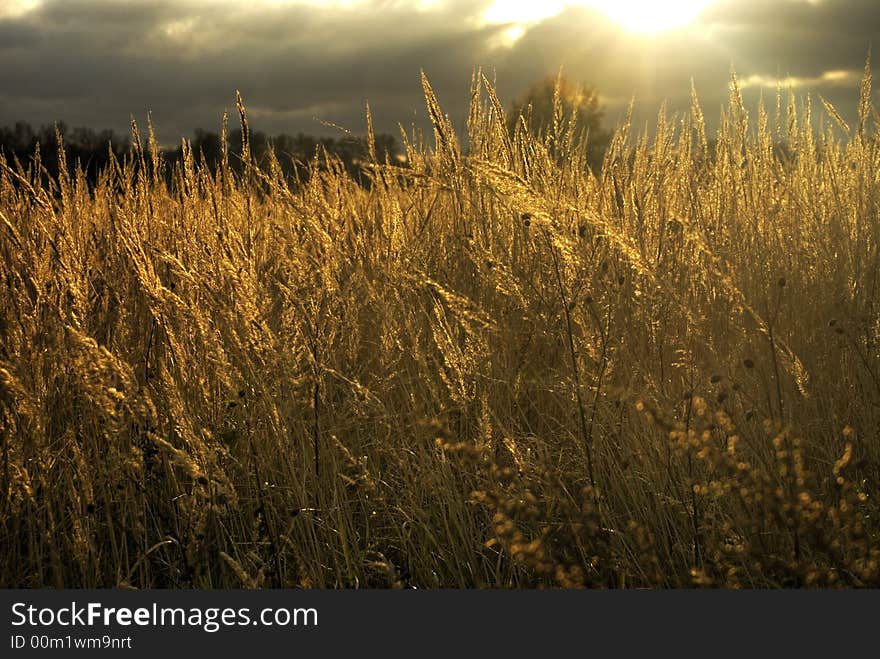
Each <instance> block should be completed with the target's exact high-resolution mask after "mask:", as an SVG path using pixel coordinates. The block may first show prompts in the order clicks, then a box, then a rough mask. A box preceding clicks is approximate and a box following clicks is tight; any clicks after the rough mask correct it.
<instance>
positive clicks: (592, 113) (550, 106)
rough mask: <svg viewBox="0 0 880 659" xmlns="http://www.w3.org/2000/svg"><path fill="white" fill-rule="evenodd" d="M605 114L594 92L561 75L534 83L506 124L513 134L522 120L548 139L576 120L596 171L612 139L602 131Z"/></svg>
mask: <svg viewBox="0 0 880 659" xmlns="http://www.w3.org/2000/svg"><path fill="white" fill-rule="evenodd" d="M603 114H604V110H603V109H602V107H601V105H600V104H599V95H598V94H597V93H596V91H595V90H594V89H592V88H591V87H588V86H585V85H575V84H573V83H571V82H569V81H568V80H566V79H565V78H563V77H562V76H548V77H547V78H544V79H543V80H540V81H538V82H535V83H533V84H532V85H531V86H530V87H529V88H528V89H527V90H526V92H525V93H524V94H523V95H522V96H521V97H520V98H519V99H518V100H517V101H516V102H515V103H514V104H513V106H512V107H511V109H510V112H509V113H508V115H507V124H508V128H509V129H510V130H511V132H512V131H513V129H514V128H515V126H516V124H517V123H518V122H519V121H520V118H522V120H523V121H524V122H525V124H526V126H527V128H528V129H529V130H530V131H531V132H532V133H533V134H534V135H540V136H545V135H547V134H548V132H550V131H552V130H557V131H559V132H560V133H561V132H562V131H564V130H565V129H566V128H567V126H568V123H569V121H571V120H572V119H574V122H575V124H574V125H575V131H576V137H577V138H583V137H587V139H588V142H587V155H588V160H589V164H590V167H592V168H593V170H594V171H595V170H597V169H598V168H599V167H600V166H601V165H602V158H603V157H604V154H605V150H606V149H607V147H608V142H609V140H610V137H611V135H610V133H608V132H606V131H603V130H602V116H603ZM554 126H555V128H554Z"/></svg>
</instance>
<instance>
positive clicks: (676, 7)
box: [581, 0, 711, 33]
mask: <svg viewBox="0 0 880 659" xmlns="http://www.w3.org/2000/svg"><path fill="white" fill-rule="evenodd" d="M581 4H589V5H592V6H594V7H596V8H597V9H601V10H602V11H603V12H605V13H606V14H608V16H609V17H610V18H611V20H613V21H614V22H615V23H619V24H620V25H621V26H622V27H624V28H626V29H627V30H629V31H631V32H641V33H645V32H662V31H664V30H669V29H672V28H676V27H682V26H685V25H687V24H689V23H691V22H692V21H693V20H694V19H695V18H696V17H697V15H698V14H699V13H700V12H701V11H702V10H703V9H705V8H706V7H707V6H708V5H710V4H711V0H590V1H589V2H583V3H581Z"/></svg>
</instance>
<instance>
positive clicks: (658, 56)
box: [0, 0, 880, 143]
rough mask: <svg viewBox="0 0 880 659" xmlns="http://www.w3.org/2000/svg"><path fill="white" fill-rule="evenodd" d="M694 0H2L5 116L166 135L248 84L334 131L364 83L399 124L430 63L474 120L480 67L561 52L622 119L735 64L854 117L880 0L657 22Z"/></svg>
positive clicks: (259, 108) (277, 107) (381, 123)
mask: <svg viewBox="0 0 880 659" xmlns="http://www.w3.org/2000/svg"><path fill="white" fill-rule="evenodd" d="M640 4H641V5H642V6H641V7H639V5H640ZM687 4H691V5H692V6H693V5H694V4H695V3H681V2H673V1H672V0H669V1H668V2H667V1H665V0H655V1H654V2H653V3H651V2H648V3H644V2H643V3H639V2H636V1H635V0H612V1H608V0H582V1H581V2H565V1H564V0H532V1H531V2H528V3H526V2H499V1H496V0H421V1H420V0H412V1H400V0H361V1H359V0H347V1H340V2H321V1H317V0H311V1H303V0H251V1H250V2H240V1H238V0H236V1H232V0H0V124H10V123H12V122H14V121H16V120H18V119H24V120H26V121H29V122H30V123H32V124H34V125H40V124H45V123H51V122H53V121H56V120H63V121H65V122H66V123H67V124H68V125H72V126H80V125H83V126H90V127H94V128H113V129H115V130H117V131H121V132H124V131H126V130H127V125H128V121H129V117H130V116H132V115H133V116H134V117H135V118H137V119H138V120H139V121H141V122H143V121H144V119H145V117H146V114H147V112H148V111H152V113H153V119H154V121H155V123H156V125H157V127H158V130H159V134H160V138H161V139H162V141H163V142H166V143H169V142H175V141H177V139H178V138H179V136H180V135H189V134H191V133H192V132H193V130H194V129H195V128H196V127H203V128H207V129H211V130H218V128H219V124H220V118H221V116H222V113H223V111H224V109H230V110H231V114H234V107H235V106H234V92H235V90H236V89H240V90H241V93H242V95H243V96H244V98H245V102H246V103H247V105H248V108H249V113H250V116H251V121H252V124H253V127H254V128H257V129H261V130H265V131H267V132H269V133H278V132H288V133H295V132H298V131H303V132H306V133H312V134H331V131H330V130H329V129H328V128H326V127H324V126H323V125H322V124H321V123H319V122H318V121H317V120H316V117H317V118H318V119H322V120H325V121H328V122H333V123H335V124H339V125H342V126H345V127H347V128H349V129H351V130H352V131H354V132H361V131H362V130H363V126H364V101H365V100H367V99H368V100H369V101H370V104H371V106H372V109H373V115H374V120H375V123H376V126H377V130H380V131H386V132H393V133H395V134H397V133H398V130H397V126H398V124H399V123H402V124H404V125H405V126H410V125H411V124H412V123H413V122H417V123H420V122H422V121H423V118H424V114H425V113H424V110H423V107H424V104H423V101H422V96H421V87H420V82H419V71H420V69H424V70H425V72H426V73H427V74H428V76H429V78H430V80H431V81H432V83H433V85H434V87H435V90H436V91H437V94H438V96H439V98H440V102H441V104H442V105H443V106H444V108H445V109H446V110H447V112H449V113H450V115H451V116H452V117H453V119H455V120H456V121H458V122H460V123H463V120H464V116H465V108H466V105H467V101H468V85H469V81H470V77H471V73H472V71H473V69H474V67H476V66H481V67H483V69H484V71H486V72H487V74H488V75H489V77H490V78H491V77H493V76H497V83H498V90H499V93H500V95H501V97H502V100H504V101H511V100H513V99H514V98H515V97H516V96H517V95H519V94H520V93H522V91H523V90H524V89H525V88H526V87H527V86H528V84H529V83H530V82H532V81H534V80H536V79H539V78H542V77H544V76H545V75H547V74H553V73H556V71H557V70H558V69H559V67H560V66H564V73H565V75H566V77H568V78H570V79H571V80H573V81H579V82H584V83H588V84H590V85H592V86H594V87H595V88H596V89H597V90H598V91H599V93H600V96H601V99H602V102H603V104H604V105H605V107H606V116H607V120H606V124H607V125H609V126H610V125H611V124H613V123H614V122H615V120H616V119H617V118H618V117H619V115H620V112H621V109H622V108H624V107H625V106H626V105H627V103H628V102H629V99H630V98H631V97H632V96H635V97H636V102H637V105H638V107H639V108H640V109H641V112H642V114H641V116H643V117H646V116H652V115H654V114H655V113H656V111H657V108H658V107H659V104H660V102H661V101H662V100H663V99H667V100H668V103H669V106H670V108H671V109H673V110H676V109H685V108H687V106H688V104H689V100H688V98H689V94H690V80H691V78H693V79H694V80H695V82H696V86H697V90H698V93H699V94H700V97H701V100H702V101H703V106H704V110H705V112H706V115H707V118H712V117H717V115H718V111H719V108H720V105H721V103H722V101H723V99H724V97H725V96H726V94H727V88H728V81H729V76H730V70H731V66H733V67H735V69H736V71H737V74H738V76H739V78H740V80H741V82H742V84H743V86H744V87H745V88H746V91H747V93H748V96H747V98H749V99H752V100H753V99H755V98H757V95H758V94H759V93H760V92H761V91H763V93H764V95H765V98H766V99H768V100H769V101H771V103H773V102H775V101H774V100H773V99H775V95H776V86H777V80H778V79H779V78H784V79H785V82H784V84H785V86H786V87H789V86H791V87H793V88H795V90H796V92H797V93H798V94H803V93H806V92H807V91H811V92H813V93H814V94H815V93H816V92H818V93H821V94H822V95H823V96H824V97H825V98H827V99H828V100H830V101H831V102H832V103H834V104H835V105H836V106H837V107H838V109H839V110H840V112H841V114H843V115H844V117H847V118H852V117H853V115H854V114H855V108H856V107H857V101H858V82H859V79H860V78H861V72H862V69H863V67H864V62H865V56H866V53H867V52H868V49H869V47H870V46H871V44H872V43H873V44H874V51H875V53H876V51H877V50H878V47H880V0H717V1H714V2H713V1H711V0H704V1H703V2H702V3H696V4H700V5H706V6H704V7H703V9H702V12H701V13H700V14H699V15H698V16H696V17H692V16H691V14H693V12H692V11H691V12H690V13H687V12H684V13H683V15H682V19H681V20H682V21H684V20H686V19H690V22H685V24H684V25H678V26H673V27H670V28H668V29H666V30H661V31H653V32H652V31H647V32H646V31H645V30H646V29H647V28H650V27H651V26H650V25H647V26H646V25H645V24H644V23H645V22H646V18H650V12H651V11H655V12H656V11H657V8H658V7H663V6H665V8H666V9H667V10H668V11H666V12H665V15H666V16H667V17H670V16H671V17H676V16H678V14H679V13H682V12H681V10H682V5H687ZM652 7H653V8H652ZM603 8H604V9H603ZM684 14H687V15H686V16H685V15H684ZM639 18H641V21H639V20H637V19H639ZM655 25H659V22H657V23H655ZM874 59H875V60H878V61H880V54H877V55H876V57H875V58H874ZM875 70H876V69H875ZM875 75H876V73H875ZM878 86H880V85H878ZM874 98H875V102H876V100H877V98H878V96H877V95H876V94H875V96H874ZM816 105H818V103H817V104H816Z"/></svg>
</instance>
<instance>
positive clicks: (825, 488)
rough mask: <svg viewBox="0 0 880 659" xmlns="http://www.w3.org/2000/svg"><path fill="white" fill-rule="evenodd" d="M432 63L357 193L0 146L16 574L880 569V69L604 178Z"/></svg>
mask: <svg viewBox="0 0 880 659" xmlns="http://www.w3.org/2000/svg"><path fill="white" fill-rule="evenodd" d="M867 71H868V72H869V71H870V69H867ZM424 87H425V92H426V93H425V95H426V100H427V105H428V110H429V114H430V116H431V118H432V121H433V124H434V139H433V140H431V141H430V145H427V144H426V143H424V142H422V140H420V139H418V138H417V137H416V136H414V135H411V136H410V137H409V138H408V139H407V143H406V144H405V148H406V162H405V164H403V165H401V163H396V162H395V163H389V162H379V161H378V160H377V159H376V158H375V157H374V158H373V161H372V162H369V163H365V164H364V167H365V170H366V174H365V175H366V176H367V177H369V184H368V185H364V184H361V183H358V182H357V181H355V180H353V179H352V178H351V177H350V176H349V175H348V174H346V173H345V171H344V169H343V168H342V167H341V165H340V164H339V163H334V162H333V161H332V159H329V158H322V156H321V154H317V155H316V157H315V160H314V162H313V168H312V175H311V176H310V177H309V178H308V179H307V180H305V181H303V182H301V183H299V184H290V183H289V182H288V181H286V180H285V179H284V177H283V175H282V174H281V170H280V167H279V165H278V162H277V161H270V162H268V163H265V162H264V163H257V162H256V161H255V160H254V159H253V158H251V157H250V155H249V152H248V149H247V145H246V144H245V145H244V148H243V155H242V158H243V165H242V166H241V167H236V168H233V167H231V166H229V165H228V164H223V165H221V166H219V167H217V168H216V169H212V168H210V167H208V166H206V165H205V164H204V163H203V162H202V161H201V160H200V158H199V154H193V153H191V152H188V151H187V150H186V148H184V154H185V161H184V163H183V165H180V166H178V165H175V166H173V167H172V166H171V165H170V164H168V163H163V161H162V159H161V155H160V153H159V149H158V147H157V145H156V144H155V138H153V137H152V129H151V130H150V131H149V132H150V135H151V137H150V138H149V141H148V143H146V144H144V145H141V143H140V141H139V140H138V141H136V142H135V145H134V148H133V153H132V156H131V157H130V158H128V159H126V161H125V162H118V163H117V164H116V165H115V166H113V167H111V168H109V169H108V170H106V171H105V172H104V173H103V174H102V175H101V177H100V178H99V181H98V182H97V184H96V185H94V186H90V185H89V184H88V183H87V182H86V179H85V177H84V175H83V174H82V173H81V172H78V171H77V170H76V169H75V168H73V167H71V169H70V171H67V170H64V171H62V172H61V173H60V175H59V176H58V177H57V179H55V180H52V181H51V182H50V183H48V184H47V183H46V180H45V177H43V176H41V175H40V173H39V165H38V163H37V164H35V163H30V164H27V163H25V164H22V165H20V166H18V167H15V166H7V167H4V168H3V169H2V171H0V224H2V226H0V235H2V238H0V267H2V280H3V281H2V295H0V337H2V341H0V427H2V454H0V485H2V487H0V492H2V495H0V546H2V551H0V586H2V587H42V586H52V587H55V586H58V587H117V586H118V587H135V588H146V587H154V588H155V587H171V588H228V587H233V588H238V587H248V588H250V587H312V588H357V587H360V588H364V587H417V588H438V587H443V588H480V587H493V588H525V587H579V586H587V587H612V588H631V587H660V588H664V587H674V588H681V587H694V586H699V587H703V586H706V587H745V588H753V587H761V588H766V587H771V588H778V587H828V586H832V587H864V586H873V587H877V586H880V518H878V515H880V506H878V500H877V495H878V480H880V299H878V293H880V282H878V276H880V137H878V135H880V133H878V129H880V118H878V115H877V113H876V111H875V110H874V109H873V108H872V106H871V103H870V98H871V91H870V74H869V73H866V77H865V80H864V83H863V85H862V91H861V101H860V113H859V117H860V118H859V121H858V125H854V126H846V125H845V124H844V121H843V119H841V118H840V116H839V115H838V114H837V112H836V111H835V110H834V109H833V108H831V107H830V106H827V105H826V106H825V107H824V108H813V109H812V111H811V109H810V106H809V104H808V103H805V102H795V100H794V99H788V98H786V94H782V95H781V99H773V101H772V102H770V103H768V106H769V107H768V108H767V110H766V111H765V110H764V109H763V108H759V109H758V111H757V112H752V113H751V118H750V116H749V114H748V113H747V112H746V110H745V109H744V107H743V103H742V99H741V96H740V93H739V91H738V89H737V86H736V84H735V79H734V83H733V84H732V92H731V100H730V104H729V107H727V109H726V110H725V111H724V112H723V114H722V117H721V122H720V129H719V131H718V133H717V141H715V140H711V141H710V140H709V139H707V136H706V131H705V127H704V121H703V114H702V111H701V110H700V107H699V104H698V102H697V100H696V95H695V97H694V104H693V107H692V110H691V112H690V113H689V114H688V115H686V116H680V117H677V118H675V119H671V118H667V117H665V116H664V114H663V113H661V114H660V116H659V118H658V121H657V125H656V126H655V127H654V128H653V129H652V132H651V134H652V138H651V139H650V140H649V139H647V138H646V137H643V136H640V135H639V134H636V133H635V132H634V130H633V129H632V128H631V126H630V125H629V122H628V121H627V122H624V123H623V124H622V125H621V126H620V127H619V128H618V130H617V132H616V134H615V137H614V138H613V140H612V143H611V146H610V148H609V150H608V152H607V155H606V158H605V162H604V166H603V167H602V169H601V172H599V173H597V175H595V176H594V175H593V174H591V173H590V172H589V171H588V169H587V167H586V165H585V153H586V147H585V146H584V144H583V143H582V142H579V141H578V140H576V139H575V137H574V136H575V131H573V130H572V129H571V127H570V126H569V125H568V124H567V122H566V121H565V117H563V116H557V118H556V121H554V122H553V124H552V125H550V126H548V127H547V130H546V131H545V132H543V133H542V134H541V136H540V137H534V136H532V134H531V133H529V132H528V131H527V130H526V129H525V128H524V127H523V124H520V125H519V127H518V128H517V129H516V131H515V133H514V134H513V135H512V136H511V134H510V133H509V132H508V129H507V127H506V125H505V117H504V110H503V108H502V106H501V104H500V102H499V101H498V99H497V97H496V96H495V93H494V91H493V89H492V87H491V86H490V85H488V83H487V82H486V81H485V79H483V78H482V77H480V76H479V75H478V76H475V78H474V86H473V95H472V103H471V111H470V116H469V120H468V126H467V133H468V134H467V142H466V146H464V145H460V144H459V142H458V140H457V139H456V133H455V131H454V130H453V127H452V125H451V123H450V121H449V119H448V118H447V117H446V115H445V114H444V113H443V112H442V110H441V108H440V106H439V104H438V102H437V100H436V98H435V96H434V93H433V91H432V90H431V87H430V85H429V84H428V82H427V80H424ZM239 110H240V113H241V115H242V124H243V127H244V134H245V135H247V119H246V112H245V109H244V107H243V106H242V105H241V103H239ZM819 110H821V114H822V115H823V117H824V119H823V124H824V128H820V129H819V130H818V131H816V130H814V126H813V125H814V124H817V123H818V122H817V121H816V120H815V119H814V118H812V117H811V116H810V114H811V112H812V114H815V115H818V114H820V112H819ZM369 122H370V120H369V113H368V123H369ZM371 134H372V130H371V129H370V137H371ZM135 135H137V133H136V132H135ZM370 137H368V138H367V139H370ZM710 137H711V136H710ZM146 141H147V140H145V142H146ZM779 145H784V148H781V147H780V146H779ZM373 153H375V152H373Z"/></svg>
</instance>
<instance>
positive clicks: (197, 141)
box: [0, 121, 401, 183]
mask: <svg viewBox="0 0 880 659" xmlns="http://www.w3.org/2000/svg"><path fill="white" fill-rule="evenodd" d="M56 126H57V132H56ZM58 135H60V136H61V138H62V141H63V144H64V154H65V157H66V163H65V164H66V166H67V168H68V170H70V171H73V170H74V168H75V167H77V166H78V167H79V168H81V169H82V171H83V173H84V175H85V176H86V178H87V179H88V180H89V181H90V182H91V183H94V182H95V181H96V180H97V178H98V175H99V174H100V172H101V171H103V170H104V168H106V167H107V165H108V164H110V162H111V157H115V158H116V159H117V160H119V161H120V162H121V161H122V160H123V159H124V158H125V157H126V156H127V155H130V154H131V153H132V139H131V137H129V136H127V135H120V134H119V133H115V132H114V131H112V130H93V129H91V128H73V129H70V128H68V127H67V126H66V125H65V124H64V123H59V124H57V125H55V126H41V127H40V128H38V129H35V128H33V127H32V126H31V125H30V124H28V123H27V122H24V121H19V122H16V123H15V124H14V125H13V126H2V127H0V155H2V156H3V157H5V158H6V159H7V162H9V163H10V164H12V163H13V162H14V160H15V159H17V160H18V161H19V162H20V163H22V164H23V165H27V164H28V163H29V162H31V159H32V158H33V156H34V154H35V153H36V151H37V149H39V154H40V164H41V166H42V167H43V168H45V170H46V172H47V173H48V175H49V176H52V177H55V176H57V175H58V172H59V165H60V163H59V160H58V159H59V154H60V151H59V149H58ZM142 141H143V142H144V143H145V142H146V140H142ZM189 143H190V145H191V148H192V152H193V155H194V157H195V159H196V161H197V162H201V163H204V164H205V165H207V166H208V167H211V168H212V169H213V168H216V167H217V166H218V165H219V164H220V163H221V162H222V158H223V144H222V137H221V136H220V135H219V134H218V133H214V132H211V131H206V130H202V129H200V128H199V129H196V131H195V134H194V135H193V136H192V138H190V139H189ZM249 146H250V152H251V157H252V158H253V159H254V160H255V161H256V162H257V164H261V165H265V164H267V163H268V160H269V153H270V149H274V152H275V156H276V158H277V159H278V163H279V164H280V166H281V169H282V171H283V172H284V174H285V175H286V176H287V177H288V178H289V179H290V180H291V181H295V180H305V179H306V178H307V177H308V174H309V163H310V161H312V160H313V159H315V157H316V156H317V157H318V165H319V167H320V166H323V164H324V162H325V161H324V153H326V154H327V155H329V156H330V157H331V158H338V159H339V161H340V162H341V164H342V165H343V166H344V167H345V169H346V170H347V171H348V172H349V173H350V174H351V175H352V176H353V177H355V178H361V173H362V169H363V165H364V163H365V162H367V161H368V160H369V148H368V145H367V140H366V139H365V138H361V137H354V136H348V135H346V136H344V137H342V138H339V139H334V138H332V137H314V136H312V135H305V134H303V133H298V134H297V135H286V134H280V135H274V136H270V135H268V134H266V133H265V132H263V131H251V132H250V133H249ZM375 147H376V156H377V158H378V159H379V161H380V162H384V161H385V159H386V158H387V159H388V160H390V161H391V162H394V161H395V160H397V159H398V156H399V155H400V153H401V149H400V147H399V145H398V142H397V140H396V139H395V138H394V136H392V135H388V134H378V135H376V136H375ZM227 149H228V154H229V165H230V167H231V168H232V169H233V170H235V171H238V172H240V171H242V169H243V161H242V158H241V153H242V134H241V129H235V130H232V131H230V132H229V135H228V136H227ZM162 158H163V160H164V161H165V162H166V163H167V164H168V165H169V167H167V168H166V172H167V173H169V175H170V172H172V171H173V170H174V167H173V165H174V164H175V163H180V162H181V161H182V158H183V147H182V146H180V145H179V146H177V147H176V148H173V149H168V148H166V149H162ZM362 180H364V181H366V179H363V178H362Z"/></svg>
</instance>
